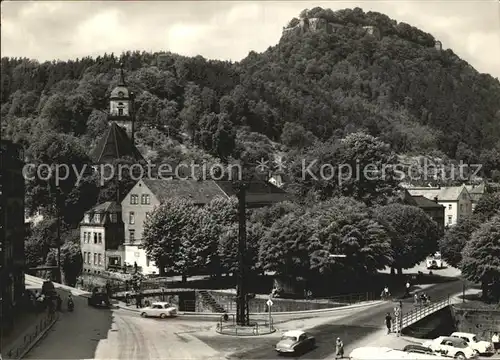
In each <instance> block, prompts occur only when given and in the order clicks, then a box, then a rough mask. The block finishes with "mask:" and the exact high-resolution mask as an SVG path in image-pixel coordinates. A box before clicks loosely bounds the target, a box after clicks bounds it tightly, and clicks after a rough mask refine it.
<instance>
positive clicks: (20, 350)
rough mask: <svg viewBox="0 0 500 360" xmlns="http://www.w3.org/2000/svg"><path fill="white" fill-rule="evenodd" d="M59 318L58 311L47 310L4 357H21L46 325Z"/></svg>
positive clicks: (37, 338)
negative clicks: (45, 314)
mask: <svg viewBox="0 0 500 360" xmlns="http://www.w3.org/2000/svg"><path fill="white" fill-rule="evenodd" d="M58 318H59V313H57V312H54V313H51V312H49V313H48V314H47V316H45V317H44V318H42V319H40V321H39V323H38V324H36V326H35V328H34V329H33V330H32V331H30V332H29V333H28V334H26V335H24V338H23V339H22V341H21V340H20V341H18V344H16V345H14V347H13V348H12V349H10V350H9V351H8V352H7V354H5V355H4V356H5V358H6V359H21V358H22V357H23V356H24V355H26V353H27V352H28V351H29V350H30V349H31V347H32V346H33V345H34V343H36V342H37V341H38V340H39V338H40V336H41V335H42V334H43V333H44V332H45V331H46V330H47V328H48V327H50V326H52V325H53V324H54V323H55V322H56V321H57V319H58Z"/></svg>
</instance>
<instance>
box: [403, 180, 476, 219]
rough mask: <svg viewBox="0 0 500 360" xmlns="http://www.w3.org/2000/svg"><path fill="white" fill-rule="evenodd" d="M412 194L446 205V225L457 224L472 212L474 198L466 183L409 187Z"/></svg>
mask: <svg viewBox="0 0 500 360" xmlns="http://www.w3.org/2000/svg"><path fill="white" fill-rule="evenodd" d="M407 190H408V192H409V193H410V194H411V195H412V196H423V197H425V198H427V199H428V200H433V201H435V202H437V203H438V204H440V205H443V206H444V226H445V227H447V226H453V225H456V224H457V223H458V222H459V221H460V219H462V218H464V217H466V216H469V215H471V214H472V200H471V196H470V194H469V192H468V191H467V188H466V187H465V185H462V186H448V187H438V188H431V187H424V188H409V189H407Z"/></svg>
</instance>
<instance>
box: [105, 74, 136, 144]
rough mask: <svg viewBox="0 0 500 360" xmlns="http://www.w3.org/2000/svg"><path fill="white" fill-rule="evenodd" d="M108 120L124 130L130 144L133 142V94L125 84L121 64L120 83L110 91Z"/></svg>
mask: <svg viewBox="0 0 500 360" xmlns="http://www.w3.org/2000/svg"><path fill="white" fill-rule="evenodd" d="M108 119H109V121H110V122H111V123H116V125H118V126H120V127H122V128H124V129H125V131H126V132H127V135H128V137H129V138H130V140H132V143H133V142H134V93H133V92H131V91H129V89H128V87H127V84H126V83H125V75H124V74H123V64H121V66H120V82H119V83H118V86H117V87H115V88H114V89H113V91H111V96H110V98H109V116H108Z"/></svg>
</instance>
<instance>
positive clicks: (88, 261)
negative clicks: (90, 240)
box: [87, 251, 91, 265]
mask: <svg viewBox="0 0 500 360" xmlns="http://www.w3.org/2000/svg"><path fill="white" fill-rule="evenodd" d="M87 264H89V265H90V264H91V261H90V251H89V252H88V253H87Z"/></svg>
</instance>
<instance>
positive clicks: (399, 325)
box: [391, 297, 450, 333]
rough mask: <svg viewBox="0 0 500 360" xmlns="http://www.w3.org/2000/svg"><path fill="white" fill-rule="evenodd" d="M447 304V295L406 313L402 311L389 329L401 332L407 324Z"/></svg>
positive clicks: (448, 303) (448, 301) (448, 300)
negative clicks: (400, 315)
mask: <svg viewBox="0 0 500 360" xmlns="http://www.w3.org/2000/svg"><path fill="white" fill-rule="evenodd" d="M449 305H450V298H449V297H446V298H445V299H442V300H438V301H434V302H431V303H430V304H427V305H423V304H422V305H420V306H419V307H417V308H416V309H413V310H411V311H409V312H407V313H403V316H402V317H401V318H396V321H394V322H393V323H392V326H391V331H392V332H394V333H401V331H402V330H404V329H406V328H407V327H408V326H411V325H413V324H415V323H416V322H418V321H420V320H422V319H424V318H426V317H427V316H429V315H431V314H434V313H435V312H437V311H439V310H441V309H444V308H446V307H447V306H449Z"/></svg>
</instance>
